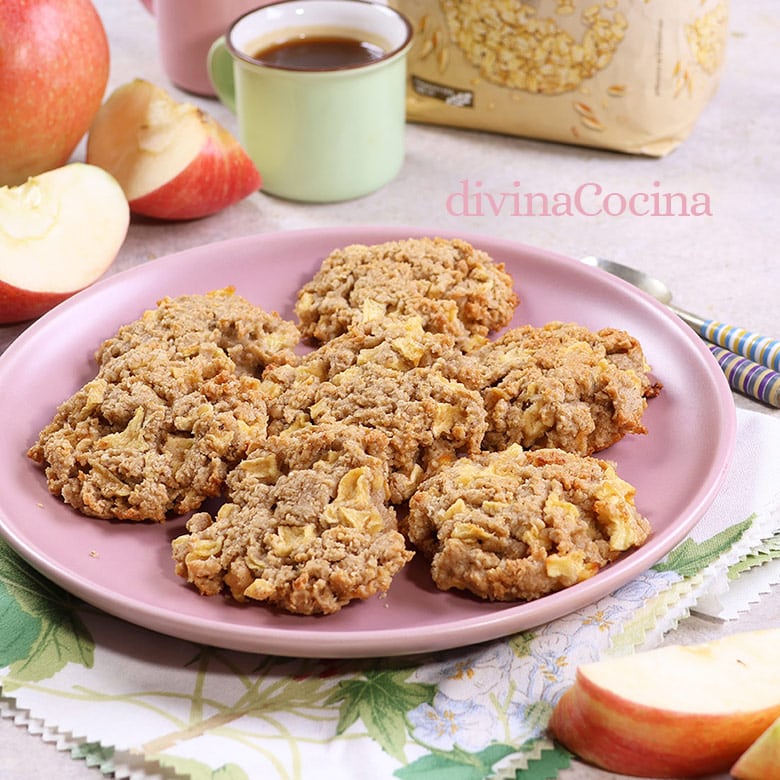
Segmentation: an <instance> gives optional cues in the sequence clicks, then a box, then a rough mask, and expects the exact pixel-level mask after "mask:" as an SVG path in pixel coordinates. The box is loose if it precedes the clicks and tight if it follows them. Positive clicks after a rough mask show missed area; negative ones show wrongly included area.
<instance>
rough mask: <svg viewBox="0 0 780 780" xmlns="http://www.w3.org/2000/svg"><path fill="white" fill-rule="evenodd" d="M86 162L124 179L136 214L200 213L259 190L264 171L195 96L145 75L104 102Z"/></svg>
mask: <svg viewBox="0 0 780 780" xmlns="http://www.w3.org/2000/svg"><path fill="white" fill-rule="evenodd" d="M87 162H88V163H91V164H93V165H99V166H100V167H101V168H104V169H105V170H107V171H108V172H109V173H110V174H112V175H113V176H114V177H115V178H116V180H117V181H118V182H119V184H120V185H121V187H122V189H123V190H124V192H125V195H126V196H127V200H128V201H129V203H130V210H131V211H132V212H133V213H134V214H140V215H142V216H146V217H154V218H156V219H166V220H182V219H197V218H199V217H205V216H208V215H209V214H214V213H216V212H217V211H221V210H222V209H224V208H226V207H227V206H230V205H232V204H233V203H236V202H238V201H239V200H242V199H243V198H245V197H247V196H248V195H249V194H251V193H252V192H254V191H255V190H257V189H258V188H259V187H260V185H261V183H262V181H261V177H260V173H259V172H258V170H257V168H256V167H255V164H254V163H253V162H252V160H251V159H250V157H249V155H247V153H246V152H245V151H244V148H243V147H242V146H241V144H240V143H239V142H238V141H237V140H236V138H234V137H233V136H232V135H231V134H230V133H229V132H228V131H227V130H226V129H225V128H224V127H222V125H220V124H219V123H217V122H216V121H215V120H214V119H213V118H212V117H210V116H209V115H208V114H206V113H204V112H203V111H201V110H200V109H199V108H197V107H196V106H194V105H192V104H191V103H179V102H177V101H175V100H174V99H173V98H172V97H171V96H170V95H169V94H168V93H167V92H166V91H165V90H164V89H162V88H161V87H158V86H157V85H155V84H152V83H151V82H149V81H145V80H144V79H135V80H134V81H131V82H129V83H127V84H124V85H123V86H121V87H118V88H117V89H116V90H115V91H114V92H113V93H112V94H111V95H110V96H109V98H108V99H107V100H106V102H105V103H103V105H102V106H101V107H100V110H99V111H98V112H97V115H96V116H95V120H94V122H93V123H92V127H91V128H90V131H89V136H88V139H87Z"/></svg>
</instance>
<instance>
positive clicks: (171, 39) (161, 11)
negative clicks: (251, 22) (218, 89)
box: [141, 0, 267, 97]
mask: <svg viewBox="0 0 780 780" xmlns="http://www.w3.org/2000/svg"><path fill="white" fill-rule="evenodd" d="M141 2H142V3H143V4H144V5H145V6H146V8H147V9H148V10H149V11H150V13H152V14H154V15H155V17H156V18H157V38H158V41H159V47H160V56H161V58H162V64H163V68H164V69H165V72H166V74H167V76H168V78H169V79H170V80H171V81H172V82H173V83H174V84H175V85H176V86H177V87H181V88H182V89H184V90H186V91H187V92H192V93H195V94H196V95H205V96H208V97H213V96H214V88H213V87H212V85H211V81H210V80H209V77H208V73H207V71H206V56H207V54H208V51H209V47H210V46H211V44H212V43H213V42H214V41H215V40H216V39H217V38H219V36H220V35H222V34H223V33H224V32H225V31H226V30H227V28H228V27H229V26H230V23H231V22H232V21H233V20H234V19H237V18H238V17H239V16H241V15H242V14H244V13H246V12H247V11H251V10H252V9H253V8H257V7H258V6H261V5H267V3H264V2H262V0H141Z"/></svg>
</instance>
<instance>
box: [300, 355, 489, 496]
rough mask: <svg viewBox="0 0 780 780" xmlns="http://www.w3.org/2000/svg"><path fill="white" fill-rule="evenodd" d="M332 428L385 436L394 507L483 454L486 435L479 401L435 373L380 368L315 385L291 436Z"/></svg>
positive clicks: (366, 367)
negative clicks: (462, 459)
mask: <svg viewBox="0 0 780 780" xmlns="http://www.w3.org/2000/svg"><path fill="white" fill-rule="evenodd" d="M332 423H344V424H347V425H356V426H361V427H365V428H370V429H372V430H377V431H381V432H382V433H383V434H385V436H386V437H387V438H388V440H389V445H388V450H387V455H386V457H387V458H388V464H389V468H390V475H389V484H390V500H391V502H392V503H393V504H400V503H402V502H404V501H405V500H406V499H408V498H409V496H410V495H411V494H412V493H413V492H414V490H415V488H416V486H417V485H418V484H419V483H420V482H421V481H422V480H423V479H424V478H425V476H426V475H427V474H430V473H432V472H433V471H435V470H436V469H437V468H438V467H439V466H440V465H441V464H442V463H448V462H450V461H452V460H454V459H455V458H456V457H457V456H458V455H459V454H472V453H475V452H478V451H479V447H480V443H481V441H482V436H483V435H484V431H485V428H486V423H485V410H484V408H483V405H482V399H481V397H480V395H479V393H478V392H476V391H474V390H469V389H468V388H466V387H465V386H464V385H463V384H461V383H460V382H458V381H456V380H454V379H450V378H448V377H447V376H446V375H445V374H444V373H442V372H441V371H440V370H439V369H438V368H437V367H435V366H429V367H420V368H413V369H410V370H409V371H396V370H393V369H390V368H387V367H385V366H382V365H379V364H376V363H361V364H356V365H353V366H350V367H349V368H347V369H346V370H344V371H342V372H340V373H338V374H336V375H335V376H333V377H332V378H331V379H330V380H328V381H325V382H320V383H319V384H317V386H316V388H315V390H314V393H313V396H312V402H311V404H310V405H308V406H307V407H306V408H300V409H299V410H298V412H297V414H296V415H295V420H294V422H293V423H292V425H291V426H290V428H289V430H294V429H296V428H301V427H305V426H308V425H314V426H315V427H317V426H319V425H322V424H332Z"/></svg>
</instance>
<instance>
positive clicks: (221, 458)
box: [28, 289, 299, 522]
mask: <svg viewBox="0 0 780 780" xmlns="http://www.w3.org/2000/svg"><path fill="white" fill-rule="evenodd" d="M298 340H299V334H298V331H297V328H296V327H295V326H294V325H293V324H291V323H286V322H284V321H283V320H281V319H280V318H279V317H278V316H277V315H273V314H271V315H269V314H267V313H266V312H264V311H263V310H262V309H260V308H258V307H255V306H252V305H251V304H249V303H248V302H247V301H246V300H244V299H243V298H241V297H240V296H237V295H234V294H233V292H232V290H230V289H226V290H218V291H215V292H213V293H209V294H207V295H202V296H182V297H180V298H177V299H168V298H166V299H163V300H162V301H161V302H160V305H159V306H158V308H157V309H153V310H149V311H147V312H145V313H144V314H143V315H142V316H141V317H140V318H139V319H138V320H137V321H135V322H132V323H129V324H128V325H125V326H123V327H122V328H120V329H119V331H118V333H117V334H116V335H115V336H113V337H112V338H109V339H108V340H106V341H105V342H104V343H103V344H102V345H101V346H100V347H99V348H98V350H97V352H96V359H97V361H98V367H97V374H96V376H95V377H94V378H93V379H92V380H91V381H90V382H88V383H87V384H86V385H85V386H84V387H82V388H81V389H80V390H78V391H77V392H76V393H74V394H73V395H72V396H71V397H70V398H69V399H67V400H66V401H65V402H63V403H62V404H61V405H60V407H59V408H58V409H57V411H56V413H55V415H54V418H53V419H52V421H51V422H50V423H49V424H48V425H47V426H46V427H45V428H44V429H43V430H42V431H41V433H40V435H39V437H38V440H37V441H36V443H35V444H34V445H33V446H32V447H31V448H30V449H29V451H28V455H29V457H30V458H32V459H33V460H35V461H36V462H38V463H40V464H42V465H43V466H44V467H45V474H46V479H47V483H48V487H49V490H50V492H52V493H53V494H55V495H59V496H61V497H62V499H63V500H64V501H65V502H66V503H67V504H70V505H71V506H72V507H74V508H75V509H77V510H78V511H80V512H82V513H83V514H85V515H88V516H91V517H97V518H102V519H119V520H134V521H136V520H137V521H142V520H153V521H157V522H161V521H163V520H165V519H166V518H167V517H168V516H169V515H171V514H182V513H185V512H190V511H193V510H195V509H197V508H198V507H199V506H200V505H201V504H202V502H203V501H204V500H205V499H206V498H209V497H212V496H216V495H219V494H220V492H221V491H222V488H223V487H224V482H225V477H226V475H227V472H228V471H229V470H230V469H231V468H232V467H233V466H234V465H235V464H236V463H238V461H239V460H240V459H241V458H242V457H243V456H244V455H245V454H246V451H247V449H248V447H249V446H250V444H251V443H253V442H256V441H258V440H262V439H264V438H265V436H266V432H267V422H268V417H267V410H266V405H265V399H264V397H263V395H262V394H261V392H260V380H259V379H258V378H256V377H255V376H254V375H253V374H254V373H256V372H259V371H262V370H263V368H265V367H266V365H268V364H270V362H276V361H279V362H282V361H286V360H295V359H297V357H296V356H295V354H294V352H293V351H292V347H293V345H294V344H297V342H298ZM234 358H235V359H234ZM236 360H237V361H238V362H236Z"/></svg>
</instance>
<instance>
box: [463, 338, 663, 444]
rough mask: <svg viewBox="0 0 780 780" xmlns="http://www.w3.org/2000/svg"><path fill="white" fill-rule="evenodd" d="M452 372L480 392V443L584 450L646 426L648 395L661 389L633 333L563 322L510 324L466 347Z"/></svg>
mask: <svg viewBox="0 0 780 780" xmlns="http://www.w3.org/2000/svg"><path fill="white" fill-rule="evenodd" d="M456 375H457V376H458V377H459V379H460V380H461V381H462V382H464V384H466V385H467V386H468V387H471V388H475V389H477V390H479V392H480V393H481V395H482V397H483V399H484V404H485V411H486V413H487V420H488V430H487V433H486V434H485V440H484V443H483V448H484V449H487V450H501V449H505V448H507V447H508V446H510V445H511V444H514V443H517V444H521V445H522V446H523V447H524V448H525V449H533V448H540V447H560V448H561V449H564V450H566V451H567V452H574V453H577V454H580V455H590V454H592V453H594V452H598V451H600V450H603V449H606V448H607V447H609V446H611V445H612V444H614V443H615V442H617V441H619V440H620V439H621V438H623V437H624V436H625V435H626V434H629V433H631V434H643V433H646V432H647V429H646V428H645V426H644V425H643V423H642V417H643V415H644V412H645V409H646V407H647V399H648V398H651V397H653V396H655V395H657V394H658V393H659V392H660V389H661V387H660V385H659V384H658V383H656V382H654V381H653V380H652V379H651V378H650V366H649V365H648V364H647V362H646V360H645V356H644V354H643V352H642V348H641V346H640V344H639V342H638V341H637V340H636V339H635V338H634V337H633V336H631V335H630V334H628V333H627V332H625V331H622V330H618V329H615V328H603V329H601V330H599V331H591V330H588V329H587V328H585V327H583V326H581V325H577V324H575V323H564V322H550V323H548V324H546V325H544V326H543V327H534V326H531V325H525V326H521V327H517V328H512V329H511V330H509V331H506V332H505V333H504V334H503V335H502V336H501V337H500V338H499V339H497V340H496V341H492V342H489V343H487V344H485V345H483V346H482V347H480V348H478V349H476V350H474V351H473V352H471V353H469V354H467V355H465V356H464V357H463V358H462V359H461V360H460V362H459V367H458V370H457V371H456Z"/></svg>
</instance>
